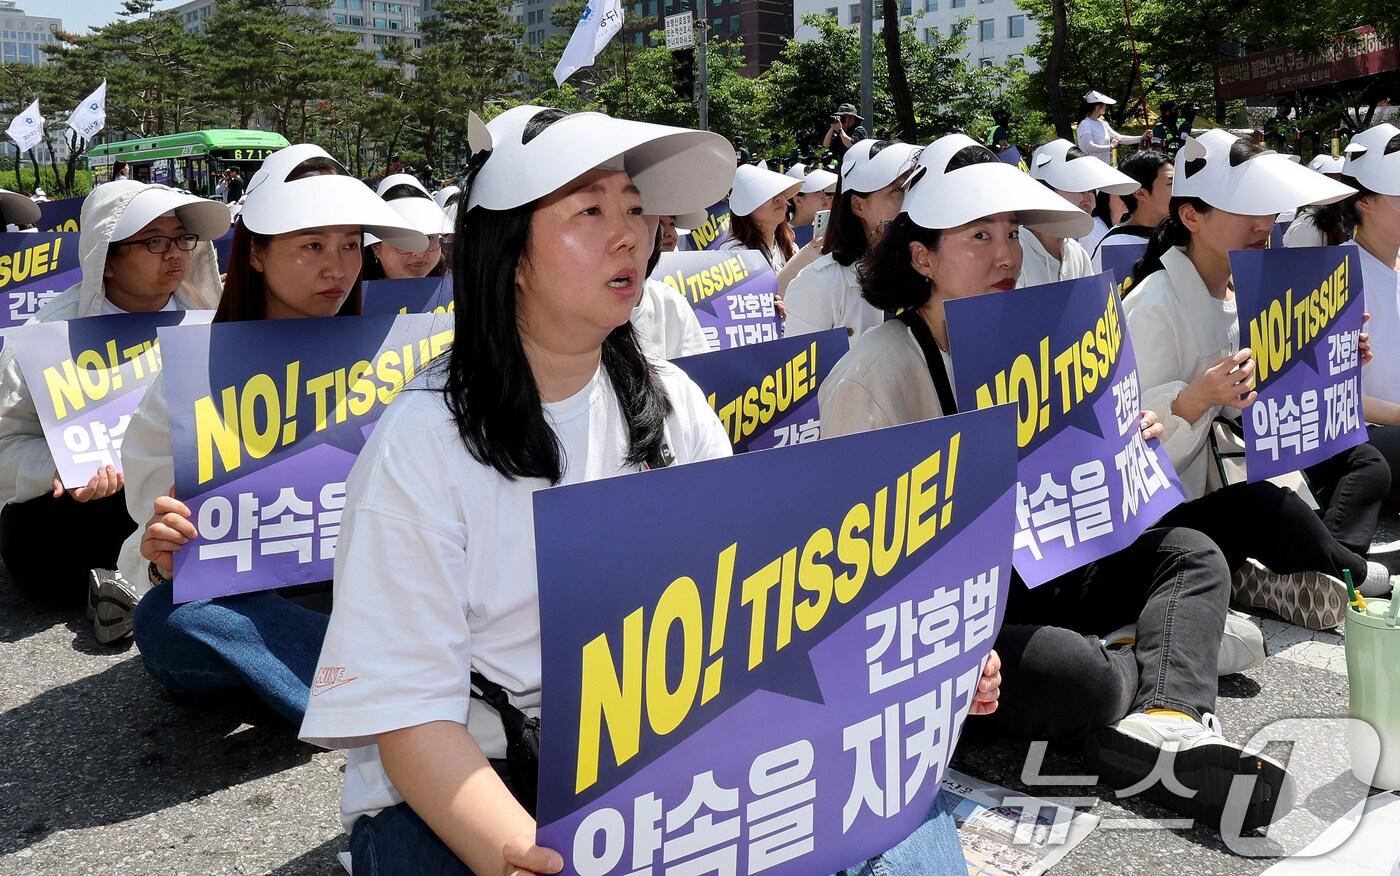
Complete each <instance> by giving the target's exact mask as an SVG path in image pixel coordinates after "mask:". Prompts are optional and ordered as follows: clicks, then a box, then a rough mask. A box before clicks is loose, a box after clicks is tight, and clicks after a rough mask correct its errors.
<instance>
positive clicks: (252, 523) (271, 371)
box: [160, 314, 452, 602]
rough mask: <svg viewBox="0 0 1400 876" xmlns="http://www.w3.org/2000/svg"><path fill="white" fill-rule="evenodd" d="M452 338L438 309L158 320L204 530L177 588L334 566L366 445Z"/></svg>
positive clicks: (178, 449) (270, 582)
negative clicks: (175, 324)
mask: <svg viewBox="0 0 1400 876" xmlns="http://www.w3.org/2000/svg"><path fill="white" fill-rule="evenodd" d="M451 340H452V325H451V318H450V317H447V316H441V315H434V314H408V315H404V316H359V317H330V318H326V319H281V320H261V321H258V322H234V323H221V324H219V325H212V326H201V327H181V328H177V329H166V330H162V331H161V336H160V342H161V350H162V353H163V355H164V357H165V360H166V362H167V363H168V365H169V368H168V369H167V371H166V374H167V377H166V384H165V392H166V400H167V402H168V403H169V407H170V443H171V449H172V451H173V452H174V458H175V495H176V496H178V497H180V499H182V500H183V501H184V502H185V504H187V505H189V507H190V511H191V513H192V519H193V521H194V525H195V529H196V530H197V531H198V532H199V537H198V538H197V539H195V540H193V541H191V542H190V543H189V544H186V545H184V546H183V547H182V548H181V549H180V550H179V551H178V552H176V554H175V601H176V602H188V601H190V600H192V599H208V598H211V597H215V596H227V595H229V594H233V593H249V592H252V591H255V590H269V589H272V588H275V587H286V586H289V585H292V584H304V583H308V582H312V581H325V580H328V579H329V578H330V577H331V566H332V563H333V562H334V560H335V544H336V538H337V535H338V534H339V532H340V512H341V509H343V508H344V507H345V479H346V477H347V476H348V475H349V473H350V468H351V466H352V465H354V463H355V458H356V456H357V455H358V454H359V452H360V448H362V447H363V446H364V442H365V439H366V438H367V437H368V436H369V434H370V432H371V431H373V429H374V425H375V423H376V422H378V420H379V417H380V415H381V414H382V413H383V412H384V409H385V407H386V406H387V405H388V404H389V402H390V401H392V400H393V398H394V396H396V395H397V394H398V393H399V391H400V390H402V389H403V387H404V386H405V385H406V384H408V383H409V382H410V381H412V380H413V379H414V376H415V375H416V374H418V373H419V372H421V371H422V370H423V369H424V367H425V366H426V365H427V364H428V363H429V362H430V361H432V359H434V358H435V357H436V356H437V355H438V354H440V353H441V352H442V351H443V350H444V349H445V348H446V346H447V345H448V344H449V343H450V342H451Z"/></svg>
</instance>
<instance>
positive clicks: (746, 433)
mask: <svg viewBox="0 0 1400 876" xmlns="http://www.w3.org/2000/svg"><path fill="white" fill-rule="evenodd" d="M848 349H850V339H849V338H848V337H847V336H846V330H845V329H832V330H831V331H825V332H818V333H816V334H810V335H799V336H797V337H792V338H782V339H781V340H777V341H768V342H767V343H763V344H753V345H750V346H747V347H735V348H734V349H731V350H719V351H717V352H714V353H702V354H700V355H699V356H686V357H685V358H682V359H677V360H675V364H676V367H678V368H680V369H681V370H682V371H684V372H685V373H686V374H689V375H690V379H691V380H694V381H695V382H696V383H697V384H698V385H699V386H700V390H701V391H702V392H703V393H705V398H707V399H709V402H710V407H712V408H714V409H715V413H716V414H719V419H720V422H721V423H723V424H724V431H725V432H726V433H728V435H729V440H730V441H731V442H733V444H734V452H735V453H740V452H743V451H745V450H766V449H768V448H769V447H787V446H789V445H791V444H802V443H804V442H807V441H816V440H817V439H818V438H820V437H821V413H820V412H819V411H818V410H817V390H818V389H819V388H821V385H822V382H823V381H824V380H826V376H827V375H828V374H830V373H831V369H832V367H833V366H835V365H836V362H837V360H839V359H840V358H841V357H842V356H844V355H846V351H847V350H848Z"/></svg>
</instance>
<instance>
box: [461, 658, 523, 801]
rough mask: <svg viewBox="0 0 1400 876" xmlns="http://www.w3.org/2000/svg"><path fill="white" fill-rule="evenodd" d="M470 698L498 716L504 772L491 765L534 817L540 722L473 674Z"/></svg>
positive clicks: (496, 763)
mask: <svg viewBox="0 0 1400 876" xmlns="http://www.w3.org/2000/svg"><path fill="white" fill-rule="evenodd" d="M472 688H473V690H472V698H473V699H478V700H481V701H482V702H484V703H486V704H487V705H488V706H490V707H491V708H493V709H495V710H496V711H497V712H498V713H499V714H500V716H501V725H502V726H503V727H505V731H506V760H505V764H504V770H502V764H501V763H500V762H499V761H494V760H493V761H492V762H491V765H492V766H493V767H495V769H496V771H497V772H501V773H503V774H502V776H501V778H503V779H505V780H506V787H507V788H510V792H511V793H512V794H514V795H515V799H516V800H517V801H519V803H520V805H521V806H523V807H525V811H526V812H528V813H530V817H532V818H533V817H534V815H535V794H536V789H537V788H538V787H539V783H540V719H539V718H532V717H530V716H528V715H526V714H525V713H524V712H522V711H520V710H519V709H517V708H516V707H515V706H513V705H511V702H510V697H509V696H507V695H506V691H505V688H503V687H501V686H500V685H499V684H496V683H495V682H494V681H488V680H487V679H486V676H484V675H482V674H481V673H480V672H475V671H473V672H472Z"/></svg>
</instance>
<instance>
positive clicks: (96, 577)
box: [87, 569, 144, 645]
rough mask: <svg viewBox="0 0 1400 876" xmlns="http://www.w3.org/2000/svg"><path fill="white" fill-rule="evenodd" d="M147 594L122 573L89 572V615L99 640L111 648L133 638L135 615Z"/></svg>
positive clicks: (94, 570) (95, 570)
mask: <svg viewBox="0 0 1400 876" xmlns="http://www.w3.org/2000/svg"><path fill="white" fill-rule="evenodd" d="M143 593H144V590H143V591H138V590H137V589H136V588H135V587H133V586H132V585H131V583H130V582H129V581H127V580H126V578H124V577H123V576H122V574H121V573H120V572H116V571H113V570H111V569H93V570H92V571H91V572H89V573H88V606H87V616H88V619H89V620H91V621H92V633H93V635H94V636H96V637H97V641H99V642H101V643H102V644H104V645H110V644H111V643H113V642H116V641H118V640H120V639H123V638H125V637H127V636H129V635H131V616H132V612H134V611H135V610H136V603H137V602H138V601H140V599H141V596H142V595H143Z"/></svg>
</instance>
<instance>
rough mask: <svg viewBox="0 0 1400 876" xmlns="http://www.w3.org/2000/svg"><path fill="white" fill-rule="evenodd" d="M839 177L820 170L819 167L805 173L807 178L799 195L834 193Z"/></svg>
mask: <svg viewBox="0 0 1400 876" xmlns="http://www.w3.org/2000/svg"><path fill="white" fill-rule="evenodd" d="M840 179H841V177H839V176H837V175H836V174H834V173H832V172H831V171H829V170H822V169H821V168H820V167H818V168H814V169H813V170H809V171H807V176H806V177H805V179H804V180H803V183H802V191H801V194H804V195H812V194H816V193H817V192H834V191H835V190H836V183H837V181H838V180H840Z"/></svg>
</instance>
